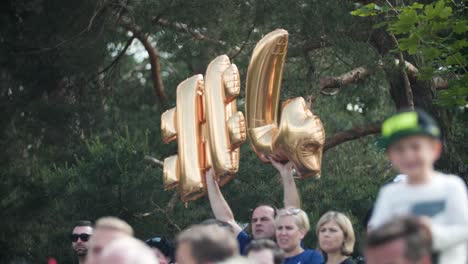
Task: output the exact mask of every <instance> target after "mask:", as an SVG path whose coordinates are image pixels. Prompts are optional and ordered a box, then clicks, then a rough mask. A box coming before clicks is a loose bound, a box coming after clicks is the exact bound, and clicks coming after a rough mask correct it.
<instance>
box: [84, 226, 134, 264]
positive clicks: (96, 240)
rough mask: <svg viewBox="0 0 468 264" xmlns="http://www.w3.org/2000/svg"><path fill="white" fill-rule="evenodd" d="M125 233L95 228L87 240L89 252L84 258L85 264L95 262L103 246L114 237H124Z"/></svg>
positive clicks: (95, 263)
mask: <svg viewBox="0 0 468 264" xmlns="http://www.w3.org/2000/svg"><path fill="white" fill-rule="evenodd" d="M126 236H128V235H127V234H125V233H123V232H121V231H118V230H112V229H96V230H95V231H94V234H93V236H92V238H91V239H90V241H89V254H88V256H87V258H86V262H85V263H86V264H97V263H98V261H99V257H100V256H101V253H102V250H103V249H104V247H105V246H107V245H109V244H110V242H112V241H114V240H115V239H118V238H121V237H126Z"/></svg>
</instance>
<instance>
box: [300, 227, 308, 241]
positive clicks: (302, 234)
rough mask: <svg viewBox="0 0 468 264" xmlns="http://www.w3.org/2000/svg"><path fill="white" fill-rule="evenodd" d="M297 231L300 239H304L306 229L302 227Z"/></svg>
mask: <svg viewBox="0 0 468 264" xmlns="http://www.w3.org/2000/svg"><path fill="white" fill-rule="evenodd" d="M299 233H300V234H301V235H300V237H301V240H302V239H304V237H305V235H306V234H307V231H305V230H303V229H300V230H299Z"/></svg>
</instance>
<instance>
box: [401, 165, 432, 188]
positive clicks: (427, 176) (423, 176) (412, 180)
mask: <svg viewBox="0 0 468 264" xmlns="http://www.w3.org/2000/svg"><path fill="white" fill-rule="evenodd" d="M434 174H435V171H434V169H433V168H428V169H426V170H423V171H421V173H418V174H414V175H408V184H409V185H422V184H426V183H428V182H429V181H430V180H431V178H432V177H433V176H434Z"/></svg>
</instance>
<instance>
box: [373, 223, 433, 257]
mask: <svg viewBox="0 0 468 264" xmlns="http://www.w3.org/2000/svg"><path fill="white" fill-rule="evenodd" d="M429 232H430V231H429V230H428V229H427V227H425V226H424V225H423V224H422V223H421V222H420V220H418V219H416V218H399V219H396V220H393V221H391V222H389V223H387V224H384V225H383V226H381V227H379V228H377V229H375V230H372V231H370V232H369V233H368V235H367V239H366V241H365V245H364V247H365V249H364V255H365V258H366V263H367V264H385V263H401V264H430V263H432V261H431V241H430V238H429V237H430V234H429Z"/></svg>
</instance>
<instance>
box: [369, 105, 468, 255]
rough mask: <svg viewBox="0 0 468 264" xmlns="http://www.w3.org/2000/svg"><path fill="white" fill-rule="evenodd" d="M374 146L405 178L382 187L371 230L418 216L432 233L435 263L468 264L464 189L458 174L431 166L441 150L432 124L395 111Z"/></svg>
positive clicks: (424, 116) (420, 115)
mask: <svg viewBox="0 0 468 264" xmlns="http://www.w3.org/2000/svg"><path fill="white" fill-rule="evenodd" d="M378 144H379V145H380V147H382V148H383V149H385V153H386V155H387V157H388V159H389V160H390V162H391V163H392V165H393V167H394V168H395V169H397V170H398V171H399V172H400V173H402V174H405V175H407V180H406V181H405V182H400V183H395V184H389V185H386V186H384V187H382V188H381V189H380V192H379V195H378V197H377V202H376V205H375V209H374V212H373V214H372V217H371V220H370V222H369V228H370V229H376V228H379V227H380V226H382V225H383V224H385V223H386V222H388V221H390V220H391V219H394V218H397V217H401V216H418V217H420V220H421V222H422V223H424V224H425V225H426V226H427V227H428V230H429V231H430V235H431V238H432V248H433V250H434V252H435V255H434V263H442V264H445V263H447V264H448V263H450V264H458V263H460V264H466V263H468V262H467V261H468V252H467V251H468V195H467V188H466V185H465V183H464V182H463V181H462V180H461V178H459V177H457V176H454V175H447V174H443V173H441V172H438V171H435V170H434V163H435V161H436V160H437V159H439V156H440V154H441V151H442V142H441V132H440V129H439V127H438V126H437V124H436V122H435V121H434V120H433V119H432V118H431V117H430V116H429V115H428V114H427V113H425V112H423V111H421V110H416V111H401V112H398V113H397V114H395V115H393V116H391V117H390V118H388V119H387V120H385V122H384V123H383V125H382V136H381V138H380V140H379V142H378Z"/></svg>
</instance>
